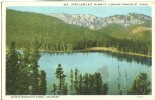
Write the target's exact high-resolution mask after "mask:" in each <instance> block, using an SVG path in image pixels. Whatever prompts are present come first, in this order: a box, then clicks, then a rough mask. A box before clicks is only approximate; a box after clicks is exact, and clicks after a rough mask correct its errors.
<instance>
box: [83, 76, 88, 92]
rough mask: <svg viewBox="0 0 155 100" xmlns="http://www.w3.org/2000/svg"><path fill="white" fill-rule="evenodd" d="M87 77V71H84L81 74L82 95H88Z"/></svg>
mask: <svg viewBox="0 0 155 100" xmlns="http://www.w3.org/2000/svg"><path fill="white" fill-rule="evenodd" d="M88 84H89V77H88V73H85V75H84V76H83V94H84V95H88V94H89V92H90V91H89V86H88Z"/></svg>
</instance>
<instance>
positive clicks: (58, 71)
mask: <svg viewBox="0 0 155 100" xmlns="http://www.w3.org/2000/svg"><path fill="white" fill-rule="evenodd" d="M55 74H56V77H57V78H58V79H59V91H58V94H60V95H61V94H63V93H64V91H65V93H66V90H67V86H66V85H65V77H66V75H64V73H63V68H62V67H61V64H58V68H57V69H56V73H55Z"/></svg>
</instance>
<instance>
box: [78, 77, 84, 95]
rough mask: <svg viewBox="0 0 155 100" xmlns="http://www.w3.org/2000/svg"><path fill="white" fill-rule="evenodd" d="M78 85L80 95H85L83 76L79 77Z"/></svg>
mask: <svg viewBox="0 0 155 100" xmlns="http://www.w3.org/2000/svg"><path fill="white" fill-rule="evenodd" d="M78 83H79V86H78V87H79V88H78V93H79V94H83V77H82V75H81V74H80V76H79V82H78Z"/></svg>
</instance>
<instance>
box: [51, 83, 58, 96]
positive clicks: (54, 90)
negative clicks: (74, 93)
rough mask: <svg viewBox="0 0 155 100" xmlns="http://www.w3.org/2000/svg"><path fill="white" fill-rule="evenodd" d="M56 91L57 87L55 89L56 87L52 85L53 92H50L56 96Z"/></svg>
mask: <svg viewBox="0 0 155 100" xmlns="http://www.w3.org/2000/svg"><path fill="white" fill-rule="evenodd" d="M56 90H57V87H56V85H55V84H53V90H52V91H51V92H53V93H54V95H55V94H56Z"/></svg>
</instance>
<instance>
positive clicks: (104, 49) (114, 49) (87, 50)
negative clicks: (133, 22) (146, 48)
mask: <svg viewBox="0 0 155 100" xmlns="http://www.w3.org/2000/svg"><path fill="white" fill-rule="evenodd" d="M39 51H40V52H51V53H74V52H104V51H108V52H112V53H119V54H127V55H134V56H142V57H148V58H149V57H152V56H149V55H144V54H138V53H132V52H121V51H118V50H117V48H113V47H91V48H86V49H84V50H74V51H50V50H43V49H40V50H39Z"/></svg>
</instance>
